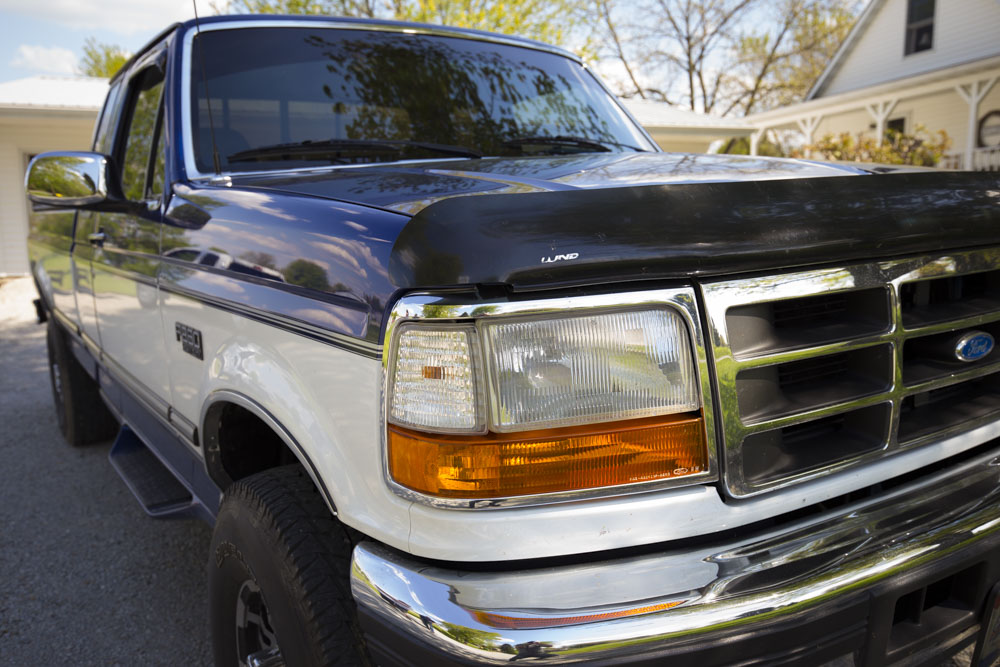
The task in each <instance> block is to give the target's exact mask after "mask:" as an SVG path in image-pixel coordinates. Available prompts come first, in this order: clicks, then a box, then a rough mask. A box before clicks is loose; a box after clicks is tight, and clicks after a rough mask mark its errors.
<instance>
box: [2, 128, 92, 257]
mask: <svg viewBox="0 0 1000 667" xmlns="http://www.w3.org/2000/svg"><path fill="white" fill-rule="evenodd" d="M96 117H97V112H96V111H95V112H92V113H85V112H75V113H71V114H70V113H62V112H52V111H50V112H41V113H39V112H38V111H37V110H36V111H32V112H31V115H30V116H28V114H25V115H20V114H11V113H5V114H3V115H0V276H3V275H18V274H23V273H27V272H28V255H27V246H26V243H25V237H26V236H27V234H28V208H27V200H26V198H25V196H24V168H25V166H26V164H27V157H28V156H29V155H37V154H38V153H44V152H45V151H55V150H84V151H85V150H89V148H90V142H91V137H92V134H93V130H94V120H95V118H96Z"/></svg>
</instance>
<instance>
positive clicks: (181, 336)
mask: <svg viewBox="0 0 1000 667" xmlns="http://www.w3.org/2000/svg"><path fill="white" fill-rule="evenodd" d="M174 333H175V334H177V341H178V342H179V343H180V344H181V349H183V350H184V351H185V352H187V353H188V354H190V355H191V356H192V357H194V358H195V359H204V356H203V355H202V351H201V332H200V331H198V330H197V329H195V328H194V327H189V326H188V325H186V324H181V323H180V322H176V323H174Z"/></svg>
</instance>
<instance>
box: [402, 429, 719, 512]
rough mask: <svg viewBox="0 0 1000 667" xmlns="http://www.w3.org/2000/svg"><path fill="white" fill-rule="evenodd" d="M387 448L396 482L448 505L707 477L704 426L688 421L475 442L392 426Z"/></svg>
mask: <svg viewBox="0 0 1000 667" xmlns="http://www.w3.org/2000/svg"><path fill="white" fill-rule="evenodd" d="M514 436H516V437H514ZM388 444H389V474H390V475H391V476H392V478H393V479H394V480H395V481H396V482H397V483H399V484H401V485H403V486H405V487H407V488H410V489H413V490H414V491H419V492H421V493H425V494H428V495H432V496H439V497H442V498H504V497H508V496H524V495H534V494H539V493H554V492H559V491H576V490H580V489H592V488H600V487H608V486H619V485H622V484H634V483H637V482H650V481H654V480H663V479H672V478H675V477H684V476H687V475H695V474H698V473H702V472H705V471H707V470H708V449H707V445H706V441H705V426H704V423H703V422H702V419H701V418H700V417H691V416H686V415H672V416H670V417H656V418H650V419H635V420H630V421H627V422H617V423H611V424H597V425H592V426H588V427H579V426H578V427H571V428H559V429H546V430H544V431H523V432H520V433H516V434H498V433H487V434H485V435H476V436H468V435H443V434H428V433H419V432H416V431H411V430H409V429H403V428H399V427H396V426H390V427H389V443H388Z"/></svg>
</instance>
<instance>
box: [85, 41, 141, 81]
mask: <svg viewBox="0 0 1000 667" xmlns="http://www.w3.org/2000/svg"><path fill="white" fill-rule="evenodd" d="M131 55H132V54H130V53H129V52H128V51H126V50H125V49H123V48H122V47H120V46H118V45H117V44H104V43H102V42H98V41H97V40H96V39H95V38H93V37H88V38H87V39H86V40H84V42H83V59H82V60H81V61H80V66H79V68H78V71H79V72H80V74H85V75H87V76H97V77H103V78H106V79H110V78H111V77H113V76H114V75H115V74H116V73H117V72H118V70H120V69H121V68H122V65H124V64H125V63H126V62H128V59H129V58H130V57H131Z"/></svg>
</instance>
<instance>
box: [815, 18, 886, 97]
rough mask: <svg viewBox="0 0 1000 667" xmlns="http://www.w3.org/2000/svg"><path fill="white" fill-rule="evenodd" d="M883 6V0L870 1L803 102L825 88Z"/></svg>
mask: <svg viewBox="0 0 1000 667" xmlns="http://www.w3.org/2000/svg"><path fill="white" fill-rule="evenodd" d="M883 4H885V0H871V1H870V2H869V3H868V5H867V6H866V7H865V9H864V11H862V12H861V16H859V17H858V20H857V21H855V23H854V25H853V26H852V27H851V31H850V32H849V33H847V37H845V38H844V41H843V42H841V44H840V48H838V49H837V52H836V53H835V54H833V58H831V59H830V62H829V63H827V65H826V68H824V69H823V73H822V74H820V75H819V78H818V79H816V83H814V84H813V85H812V88H810V89H809V92H808V93H806V96H805V99H804V100H803V101H804V102H808V101H809V100H811V99H813V98H815V97H817V96H818V95H819V94H820V93H821V92H823V88H825V87H826V84H827V82H828V81H829V80H830V79H831V78H832V77H833V75H834V73H836V71H837V70H838V69H840V65H841V63H842V61H843V60H844V59H845V58H847V55H848V52H849V51H851V50H852V49H853V48H854V44H855V42H856V41H857V40H858V39H859V38H860V37H861V33H863V32H864V31H865V30H866V29H867V28H868V23H870V22H871V20H872V18H873V17H874V16H875V14H876V13H877V12H878V9H879V8H881V7H882V5H883Z"/></svg>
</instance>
